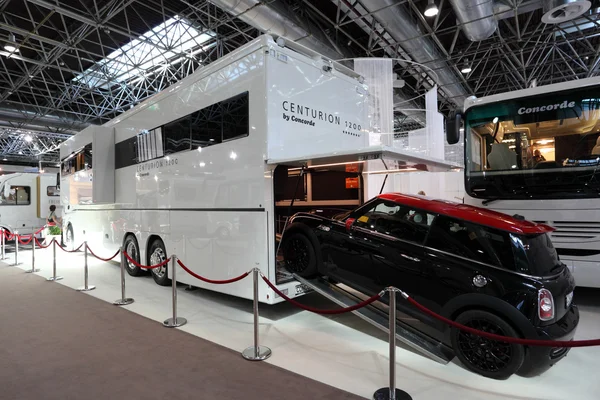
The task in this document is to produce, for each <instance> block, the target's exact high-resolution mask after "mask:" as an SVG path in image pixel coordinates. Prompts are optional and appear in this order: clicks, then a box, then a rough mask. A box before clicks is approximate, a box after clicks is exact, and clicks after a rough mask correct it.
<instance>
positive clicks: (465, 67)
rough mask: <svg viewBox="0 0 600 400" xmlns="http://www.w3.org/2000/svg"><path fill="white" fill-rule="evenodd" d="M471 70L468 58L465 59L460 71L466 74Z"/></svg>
mask: <svg viewBox="0 0 600 400" xmlns="http://www.w3.org/2000/svg"><path fill="white" fill-rule="evenodd" d="M471 71H472V69H471V65H470V64H469V60H465V64H464V65H463V67H462V69H461V70H460V72H462V73H463V74H468V73H469V72H471Z"/></svg>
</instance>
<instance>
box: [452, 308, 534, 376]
mask: <svg viewBox="0 0 600 400" xmlns="http://www.w3.org/2000/svg"><path fill="white" fill-rule="evenodd" d="M456 322H458V323H460V324H462V325H465V326H468V327H470V328H474V329H477V330H480V331H484V332H489V333H494V334H496V335H501V336H512V337H518V334H517V332H516V331H515V329H514V328H513V327H512V326H511V325H510V324H509V323H508V322H506V321H505V320H504V319H502V318H500V317H498V316H497V315H495V314H492V313H490V312H488V311H483V310H469V311H465V312H464V313H462V314H460V315H459V316H458V317H457V318H456ZM451 339H452V347H453V348H454V352H455V353H456V356H457V357H458V359H459V360H460V361H461V362H462V363H463V365H464V366H465V367H466V368H467V369H469V370H471V371H473V372H476V373H478V374H480V375H483V376H486V377H488V378H492V379H507V378H508V377H509V376H511V375H512V374H514V373H516V372H517V371H518V370H519V368H521V365H523V361H524V360H525V348H524V347H523V346H521V345H519V344H511V343H502V342H499V341H495V340H490V339H486V338H484V337H481V336H478V335H474V334H471V333H466V332H463V331H461V330H459V329H457V328H452V332H451Z"/></svg>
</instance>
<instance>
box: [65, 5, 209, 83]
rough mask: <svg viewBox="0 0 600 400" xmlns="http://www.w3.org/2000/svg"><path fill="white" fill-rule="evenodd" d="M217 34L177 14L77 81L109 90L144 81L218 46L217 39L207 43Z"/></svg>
mask: <svg viewBox="0 0 600 400" xmlns="http://www.w3.org/2000/svg"><path fill="white" fill-rule="evenodd" d="M215 37H216V34H215V33H214V32H212V31H206V32H201V31H199V30H198V29H196V28H195V27H194V26H192V24H191V23H189V22H188V21H187V20H185V19H184V18H181V17H179V16H177V15H176V16H174V17H173V18H170V19H168V20H167V21H165V22H163V23H161V24H160V25H158V26H156V27H155V28H153V29H151V30H149V31H148V32H146V33H144V34H143V35H141V36H140V37H139V38H138V39H134V40H132V41H131V42H129V43H127V44H125V45H124V46H122V47H120V48H119V49H117V50H115V51H113V52H112V53H110V54H109V55H108V56H107V57H106V58H104V59H102V60H100V61H99V62H97V63H95V64H94V65H92V66H91V67H90V68H88V69H87V70H85V71H84V72H82V73H81V74H79V75H77V76H76V77H75V78H74V79H73V81H75V82H77V83H80V84H85V85H87V86H88V87H90V88H91V87H97V88H102V89H107V90H108V89H110V88H111V87H112V86H115V85H118V84H121V83H122V82H124V81H127V80H129V79H131V78H135V79H134V81H138V80H143V79H144V78H147V77H148V76H149V75H151V74H153V73H154V72H160V71H161V69H162V70H164V69H166V68H168V67H169V66H171V65H174V64H177V63H180V62H182V61H184V60H185V59H187V58H190V57H194V56H195V55H196V54H198V53H200V52H203V51H205V50H206V49H207V48H209V47H211V46H212V45H214V41H213V42H212V43H210V44H207V42H208V41H209V40H210V39H213V38H215ZM165 47H167V48H168V49H165Z"/></svg>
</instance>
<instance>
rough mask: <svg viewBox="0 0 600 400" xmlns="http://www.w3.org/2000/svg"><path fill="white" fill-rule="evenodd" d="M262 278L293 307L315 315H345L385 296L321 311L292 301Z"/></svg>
mask: <svg viewBox="0 0 600 400" xmlns="http://www.w3.org/2000/svg"><path fill="white" fill-rule="evenodd" d="M262 278H263V280H264V281H265V282H266V283H267V285H269V287H270V288H271V289H273V291H274V292H275V293H277V294H278V295H280V296H281V297H283V298H284V299H285V300H286V301H288V302H290V303H292V304H293V305H295V306H296V307H298V308H301V309H303V310H306V311H310V312H313V313H315V314H325V315H335V314H343V313H347V312H351V311H354V310H358V309H359V308H363V307H365V306H368V305H369V304H371V303H373V302H375V301H377V300H379V299H380V298H381V296H383V292H381V293H378V294H376V295H375V296H372V297H369V298H368V299H366V300H364V301H361V302H360V303H358V304H355V305H353V306H350V307H346V308H338V309H335V310H320V309H317V308H313V307H309V306H306V305H304V304H302V303H298V302H297V301H296V300H292V299H290V298H289V297H288V296H286V295H285V294H284V293H283V292H282V291H281V290H279V289H277V287H276V286H275V285H273V284H272V283H271V282H270V281H269V280H268V279H267V278H266V277H265V276H263V277H262Z"/></svg>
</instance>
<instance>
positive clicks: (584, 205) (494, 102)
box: [463, 77, 600, 287]
mask: <svg viewBox="0 0 600 400" xmlns="http://www.w3.org/2000/svg"><path fill="white" fill-rule="evenodd" d="M495 118H498V120H495ZM463 119H464V121H465V144H466V145H465V192H466V193H465V203H469V204H474V205H477V206H483V207H488V208H490V209H493V210H497V211H499V212H503V213H506V214H511V215H513V214H519V215H522V216H523V217H525V218H526V219H528V220H532V221H536V222H543V223H546V224H548V225H551V226H553V227H554V228H555V229H556V231H554V232H553V233H552V235H551V237H552V241H553V244H554V247H555V248H556V249H557V252H558V254H559V256H560V259H561V261H562V262H564V263H565V264H566V265H568V266H569V268H570V269H571V271H572V272H573V274H574V276H575V279H576V282H577V285H579V286H586V287H600V133H599V132H600V78H598V77H596V78H589V79H580V80H576V81H572V82H565V83H559V84H553V85H547V86H541V87H535V88H530V89H526V90H519V91H514V92H509V93H504V94H498V95H494V96H489V97H484V98H470V99H468V100H467V101H466V103H465V107H464V117H463ZM494 133H496V139H495V140H492V139H493V136H494ZM486 146H487V147H486ZM494 151H496V155H495V157H493V156H492V153H494ZM538 151H539V153H538ZM536 153H537V154H540V155H541V157H540V156H536ZM502 164H505V165H502Z"/></svg>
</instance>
